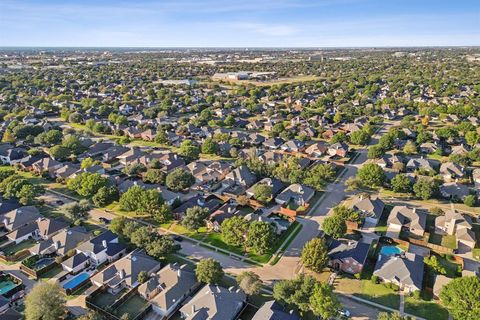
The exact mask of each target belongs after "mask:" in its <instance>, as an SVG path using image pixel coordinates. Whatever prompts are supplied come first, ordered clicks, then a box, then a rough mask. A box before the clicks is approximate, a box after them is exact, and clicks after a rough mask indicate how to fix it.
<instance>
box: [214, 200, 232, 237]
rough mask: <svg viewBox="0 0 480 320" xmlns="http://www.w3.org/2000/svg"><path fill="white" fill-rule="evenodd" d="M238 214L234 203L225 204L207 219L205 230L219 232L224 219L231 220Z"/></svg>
mask: <svg viewBox="0 0 480 320" xmlns="http://www.w3.org/2000/svg"><path fill="white" fill-rule="evenodd" d="M237 213H238V210H237V205H236V204H235V203H231V202H226V203H224V204H223V205H222V206H221V207H220V208H218V209H217V210H215V211H214V212H213V213H212V214H210V216H209V217H208V219H207V228H208V229H209V230H215V231H217V232H220V226H221V225H222V222H223V221H225V219H228V218H231V217H233V216H235V215H236V214H237Z"/></svg>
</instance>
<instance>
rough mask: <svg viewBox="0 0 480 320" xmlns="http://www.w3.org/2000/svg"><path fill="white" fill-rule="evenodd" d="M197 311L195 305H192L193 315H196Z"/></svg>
mask: <svg viewBox="0 0 480 320" xmlns="http://www.w3.org/2000/svg"><path fill="white" fill-rule="evenodd" d="M195 312H196V310H195V305H194V304H192V314H195Z"/></svg>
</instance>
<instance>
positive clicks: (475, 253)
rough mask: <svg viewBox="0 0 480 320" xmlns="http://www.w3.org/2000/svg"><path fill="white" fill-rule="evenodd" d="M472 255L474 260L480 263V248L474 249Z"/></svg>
mask: <svg viewBox="0 0 480 320" xmlns="http://www.w3.org/2000/svg"><path fill="white" fill-rule="evenodd" d="M472 254H473V258H475V259H476V260H478V261H480V248H475V249H473V252H472Z"/></svg>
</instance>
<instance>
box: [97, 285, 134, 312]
mask: <svg viewBox="0 0 480 320" xmlns="http://www.w3.org/2000/svg"><path fill="white" fill-rule="evenodd" d="M125 292H126V289H124V290H122V291H120V292H119V293H117V294H110V293H108V292H107V291H104V292H101V293H99V294H98V295H96V296H95V298H94V299H93V301H92V302H93V304H95V305H97V306H99V307H101V308H105V307H108V306H110V305H112V303H114V302H115V301H116V300H117V299H119V298H120V297H121V296H122V295H124V294H125Z"/></svg>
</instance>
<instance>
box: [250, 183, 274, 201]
mask: <svg viewBox="0 0 480 320" xmlns="http://www.w3.org/2000/svg"><path fill="white" fill-rule="evenodd" d="M253 195H254V197H255V199H256V200H257V201H260V202H262V203H267V202H269V201H270V200H272V186H269V185H267V184H256V185H255V186H254V187H253Z"/></svg>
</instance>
